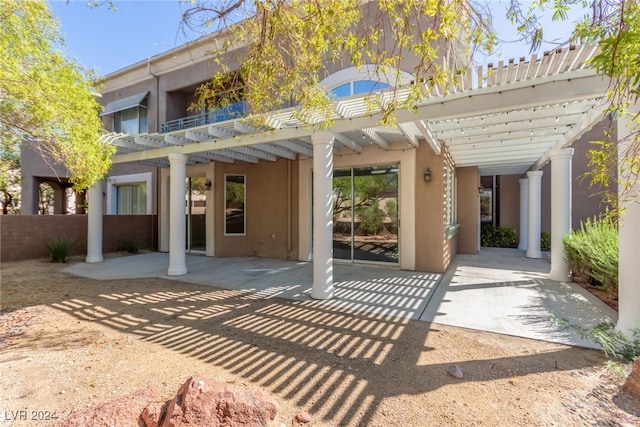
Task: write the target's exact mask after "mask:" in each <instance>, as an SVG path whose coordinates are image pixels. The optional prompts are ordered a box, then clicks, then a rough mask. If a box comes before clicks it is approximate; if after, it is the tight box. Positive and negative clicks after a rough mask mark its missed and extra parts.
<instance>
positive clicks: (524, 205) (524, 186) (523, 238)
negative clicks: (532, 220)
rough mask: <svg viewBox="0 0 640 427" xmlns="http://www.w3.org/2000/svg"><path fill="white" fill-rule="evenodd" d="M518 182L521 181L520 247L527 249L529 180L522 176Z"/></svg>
mask: <svg viewBox="0 0 640 427" xmlns="http://www.w3.org/2000/svg"><path fill="white" fill-rule="evenodd" d="M518 182H519V183H520V241H519V242H518V249H520V250H521V251H526V250H527V241H528V237H529V180H528V179H526V178H522V179H519V180H518Z"/></svg>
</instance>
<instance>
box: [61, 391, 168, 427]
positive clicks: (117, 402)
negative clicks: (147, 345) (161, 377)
mask: <svg viewBox="0 0 640 427" xmlns="http://www.w3.org/2000/svg"><path fill="white" fill-rule="evenodd" d="M165 400H166V399H163V398H162V396H161V395H160V391H159V390H158V389H156V388H155V387H151V386H149V387H147V388H144V389H142V390H138V391H137V392H135V393H133V394H130V395H128V396H124V397H119V398H117V399H113V400H110V401H108V402H105V403H101V404H99V405H95V406H93V407H91V408H87V409H85V410H83V411H80V412H76V413H75V414H72V415H71V416H69V418H67V419H66V420H65V421H63V422H62V423H61V424H60V427H81V426H82V427H84V426H92V427H111V426H139V427H145V424H146V423H145V422H144V421H143V420H142V418H141V416H140V414H141V413H142V411H143V410H144V409H145V408H147V407H149V406H157V405H162V403H163V402H165Z"/></svg>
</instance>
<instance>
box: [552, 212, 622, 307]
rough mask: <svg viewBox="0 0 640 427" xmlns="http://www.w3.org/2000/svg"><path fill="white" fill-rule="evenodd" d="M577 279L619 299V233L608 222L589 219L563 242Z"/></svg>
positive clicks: (614, 226) (615, 227)
mask: <svg viewBox="0 0 640 427" xmlns="http://www.w3.org/2000/svg"><path fill="white" fill-rule="evenodd" d="M562 243H563V246H564V251H565V255H566V257H567V260H568V261H569V266H570V268H571V272H572V274H573V276H574V278H578V279H582V280H584V281H585V282H586V283H587V284H589V285H591V286H595V287H599V288H601V289H604V290H606V291H607V292H608V293H609V295H611V296H612V297H613V298H617V297H618V230H617V226H616V224H615V223H614V222H613V221H611V220H607V219H600V220H598V219H595V218H594V219H593V220H591V219H588V220H587V221H586V222H583V223H582V224H581V226H580V230H578V231H573V232H572V233H571V235H570V236H567V237H565V238H564V239H563V240H562Z"/></svg>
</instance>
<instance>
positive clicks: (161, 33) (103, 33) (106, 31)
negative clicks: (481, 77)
mask: <svg viewBox="0 0 640 427" xmlns="http://www.w3.org/2000/svg"><path fill="white" fill-rule="evenodd" d="M214 1H215V0H214ZM505 2H506V0H494V1H492V7H493V8H494V14H495V15H496V18H497V15H498V14H500V15H504V12H503V11H504V7H505V6H504V4H505ZM115 3H116V6H117V8H118V10H117V11H116V12H113V11H111V10H109V9H108V8H107V7H105V6H102V7H97V8H89V7H88V6H87V1H86V0H70V1H69V2H68V3H67V2H66V1H63V0H55V1H49V4H50V6H51V9H52V11H53V13H54V15H55V16H57V17H58V19H59V21H60V24H61V31H62V34H63V37H64V39H65V42H66V48H65V51H66V53H67V55H69V56H70V57H72V58H75V59H76V60H77V62H78V63H80V64H81V65H83V66H85V67H88V68H93V69H94V70H96V71H98V73H99V74H101V75H105V74H109V73H111V72H113V71H116V70H119V69H121V68H124V67H126V66H128V65H131V64H134V63H136V62H139V61H142V60H145V59H147V58H148V57H150V56H154V55H157V54H159V53H162V52H165V51H167V50H169V49H172V48H174V47H176V46H180V45H182V44H184V43H185V42H186V41H188V37H187V36H186V35H185V34H184V33H183V32H182V31H181V29H180V18H181V6H180V4H179V2H178V1H177V0H127V1H118V0H116V2H115ZM498 10H499V11H500V12H498ZM548 22H550V21H548ZM501 27H502V30H501V32H502V36H503V38H505V39H510V40H514V38H515V36H514V32H513V31H512V30H509V29H508V28H507V27H508V26H507V25H502V26H501ZM572 27H573V25H570V24H568V23H566V22H565V23H561V24H558V23H555V24H548V25H546V26H545V27H544V28H545V32H546V33H547V37H545V38H546V39H563V40H564V39H566V38H568V36H569V31H570V29H571V28H572ZM551 48H552V46H551V45H549V44H547V45H544V46H543V48H542V50H549V49H551ZM503 50H504V52H505V54H503V55H502V57H501V58H502V59H508V58H511V57H516V58H517V57H520V56H527V55H528V53H529V49H528V46H523V45H519V44H507V45H503ZM478 60H479V62H481V63H486V62H490V61H495V60H496V57H492V58H484V59H483V58H480V59H478Z"/></svg>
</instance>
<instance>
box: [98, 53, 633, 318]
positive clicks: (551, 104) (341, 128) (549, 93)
mask: <svg viewBox="0 0 640 427" xmlns="http://www.w3.org/2000/svg"><path fill="white" fill-rule="evenodd" d="M596 51H597V48H596V46H594V45H582V46H577V47H576V46H572V47H569V48H564V49H558V50H554V51H551V52H548V53H545V54H544V55H543V56H542V57H540V58H538V57H537V56H536V55H533V56H531V58H529V59H525V58H520V59H519V60H509V61H508V62H506V63H503V62H502V61H501V62H499V63H498V64H497V66H493V65H491V64H490V65H489V66H488V67H486V68H483V67H478V68H477V69H476V70H475V71H472V70H469V71H468V72H467V74H466V75H465V76H464V78H463V79H461V81H460V82H459V83H458V84H456V85H455V86H450V87H448V88H447V89H446V91H445V89H444V88H443V87H441V86H437V85H436V86H434V87H430V88H428V87H427V86H426V85H425V86H423V89H424V97H423V98H422V99H421V100H420V101H419V102H418V103H417V106H416V108H415V109H412V110H409V109H400V110H397V111H396V118H397V125H395V126H392V127H391V126H381V125H380V123H381V119H382V118H383V113H382V110H383V108H382V107H383V106H384V105H385V104H386V103H388V102H389V100H390V99H391V98H392V97H396V99H398V100H400V101H402V100H403V99H406V98H407V97H408V95H409V93H410V90H411V88H407V87H399V88H394V89H389V90H383V91H380V92H376V93H374V94H367V95H365V96H362V95H355V96H351V97H347V98H339V99H337V100H336V101H335V102H334V109H333V112H332V117H331V118H332V121H333V124H332V126H331V127H329V128H328V129H324V130H321V131H319V130H316V129H314V128H313V127H310V126H307V125H305V124H304V123H303V122H301V121H300V120H299V119H297V118H296V117H297V115H296V113H297V110H296V109H295V108H290V109H284V110H280V111H275V112H273V113H272V114H270V115H268V117H267V120H266V123H267V125H268V127H266V128H260V129H257V128H252V127H250V126H248V125H247V124H246V123H245V121H243V120H242V119H235V120H228V121H225V122H220V123H215V124H209V125H202V126H197V127H193V128H189V129H185V130H179V131H174V132H169V133H163V134H159V133H153V134H141V135H131V136H128V135H113V134H112V135H109V136H107V139H108V141H109V142H110V143H112V144H114V145H116V146H117V147H118V150H117V154H116V155H115V156H114V158H113V162H114V163H127V162H139V163H143V164H148V165H153V166H160V167H169V168H170V194H171V196H170V197H171V208H170V209H171V211H170V230H171V235H170V248H169V252H170V261H169V264H170V265H169V268H168V274H169V275H181V274H186V273H187V271H186V263H185V256H186V252H185V248H184V245H183V242H184V240H185V238H184V237H185V236H184V232H185V231H184V230H185V227H184V224H183V221H184V215H183V213H184V212H183V209H184V207H183V203H180V202H178V203H174V201H180V200H184V196H185V194H184V192H185V189H184V179H185V176H186V175H185V168H186V165H195V164H200V163H210V162H212V161H215V162H226V163H233V162H249V163H258V162H260V161H275V160H277V159H278V158H288V159H295V158H297V157H298V156H299V155H302V156H308V157H313V169H314V180H313V197H314V206H313V223H314V228H313V245H314V248H313V253H314V283H313V290H312V296H313V297H314V298H320V299H323V298H331V297H332V295H333V275H332V269H331V268H328V266H330V264H331V263H332V261H333V259H332V254H331V240H332V226H331V224H332V211H331V206H332V203H331V197H332V191H331V189H332V181H331V177H332V169H333V160H332V159H333V154H334V151H335V150H336V149H337V148H343V149H347V150H352V151H353V152H361V151H362V149H363V146H364V145H367V144H376V145H378V146H379V147H380V148H382V149H388V148H389V146H390V144H393V143H396V142H400V141H404V142H407V143H408V144H410V145H412V146H414V147H418V145H419V144H428V145H429V146H430V147H431V148H432V149H433V151H434V152H435V154H437V155H440V154H441V152H442V150H443V147H446V148H447V150H448V152H449V154H450V156H451V158H452V160H453V162H454V163H455V165H456V167H465V166H477V167H478V169H479V171H480V174H481V175H506V174H523V176H526V178H523V179H521V180H520V183H521V187H520V188H521V191H520V197H521V199H520V207H521V209H520V212H521V218H520V222H521V224H520V229H521V230H523V232H522V233H521V234H522V236H523V238H522V239H521V245H520V249H525V250H526V251H527V252H526V253H527V256H529V257H541V252H540V242H539V238H538V237H537V236H539V235H540V220H541V219H540V205H541V176H542V171H541V170H540V169H541V168H542V167H543V166H544V165H545V164H547V163H548V162H551V169H552V172H551V174H552V177H551V179H552V189H553V190H552V196H551V200H552V207H551V210H552V218H551V236H552V250H551V253H552V260H551V272H550V278H551V279H553V280H568V279H569V277H570V276H569V267H568V265H567V263H566V261H565V260H564V257H563V249H562V236H563V235H566V234H568V233H569V232H570V230H571V219H570V211H571V206H570V203H571V198H570V194H571V188H570V185H571V184H570V183H571V157H572V154H573V149H572V148H569V147H570V145H571V144H572V143H573V142H574V141H575V140H577V139H578V138H579V137H580V136H581V135H582V134H583V133H585V132H587V131H588V130H590V129H591V127H592V126H593V125H594V124H596V123H598V122H599V121H600V120H602V118H603V115H604V111H605V108H606V103H607V99H606V90H607V87H608V84H609V80H608V79H606V78H603V77H601V76H598V75H597V73H596V72H595V71H594V70H593V69H591V68H589V67H588V61H589V59H590V58H592V57H593V55H594V54H595V53H596ZM412 84H414V85H415V84H419V85H421V84H422V83H420V82H414V83H412ZM309 119H311V120H312V121H314V120H315V121H316V122H318V123H320V122H321V121H322V120H324V117H320V116H318V117H313V116H311V117H309ZM90 196H91V195H90ZM174 198H175V199H174ZM91 206H92V205H90V212H89V216H90V220H89V245H88V256H87V261H88V262H95V261H101V260H102V254H101V237H100V240H99V241H98V242H96V239H97V238H98V234H100V233H99V232H96V231H95V230H96V228H95V227H97V225H96V222H95V221H100V222H99V223H98V224H101V219H100V218H99V217H100V215H101V213H100V212H96V211H93V212H92V211H91ZM636 215H637V214H636ZM96 217H98V218H97V219H96ZM92 219H93V220H92ZM636 222H638V223H640V219H637V221H636ZM92 227H93V228H92ZM92 230H94V231H93V232H92ZM97 230H100V228H97ZM524 230H527V231H526V232H524ZM621 236H622V234H621ZM637 237H638V235H636V239H631V240H635V241H634V242H630V243H631V244H632V245H633V247H632V248H629V249H627V248H625V247H623V245H622V241H621V248H620V253H621V255H620V264H621V266H620V267H621V272H622V271H623V269H624V268H625V267H626V266H625V265H623V262H624V260H625V259H626V258H627V256H626V255H624V253H623V251H626V250H629V251H631V252H630V254H631V253H639V252H640V248H639V247H638V245H639V243H638V241H640V239H638V238H637ZM629 264H630V265H631V266H632V267H629V268H635V269H636V270H634V271H635V273H634V274H635V277H640V274H639V273H638V271H637V269H638V267H637V264H640V263H637V262H636V263H633V262H629ZM634 264H636V266H633V265H634ZM630 276H631V277H632V276H633V275H630ZM624 277H626V276H625V275H624V274H621V283H620V286H621V289H620V302H621V304H620V313H621V314H620V317H621V322H622V318H623V313H622V312H623V310H625V313H627V312H629V313H633V314H630V315H629V316H630V317H628V320H625V322H627V323H624V327H625V328H629V327H630V326H631V324H632V323H631V322H635V323H637V322H638V321H640V319H638V318H637V317H638V315H637V313H640V291H638V290H636V289H632V288H633V286H632V285H631V284H625V283H623V282H622V279H624ZM632 280H635V279H632ZM623 287H624V288H627V287H628V288H629V289H623ZM636 288H637V286H636ZM629 291H631V294H632V295H631V299H630V300H629V303H631V304H632V305H631V306H629V307H628V308H625V304H627V302H626V301H625V300H623V293H626V292H629Z"/></svg>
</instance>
